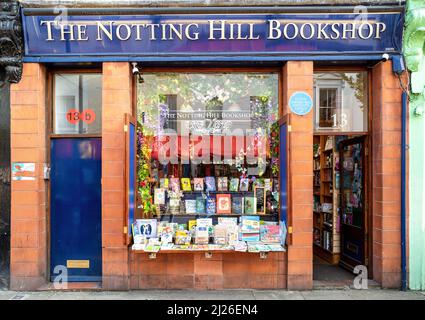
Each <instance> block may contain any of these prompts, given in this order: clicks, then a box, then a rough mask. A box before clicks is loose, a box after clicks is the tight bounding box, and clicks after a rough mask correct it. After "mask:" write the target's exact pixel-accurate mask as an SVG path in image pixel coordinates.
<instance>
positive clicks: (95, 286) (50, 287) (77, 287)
mask: <svg viewBox="0 0 425 320" xmlns="http://www.w3.org/2000/svg"><path fill="white" fill-rule="evenodd" d="M36 291H102V283H101V282H68V284H67V288H59V289H57V288H55V286H54V284H53V283H52V282H49V283H46V284H44V285H42V286H41V287H40V288H38V289H37V290H36Z"/></svg>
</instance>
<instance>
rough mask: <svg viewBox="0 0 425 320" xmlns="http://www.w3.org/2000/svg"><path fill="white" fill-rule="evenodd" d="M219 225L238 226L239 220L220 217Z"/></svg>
mask: <svg viewBox="0 0 425 320" xmlns="http://www.w3.org/2000/svg"><path fill="white" fill-rule="evenodd" d="M217 220H218V224H224V225H226V226H230V225H232V226H234V225H236V226H237V225H238V218H228V217H218V219H217Z"/></svg>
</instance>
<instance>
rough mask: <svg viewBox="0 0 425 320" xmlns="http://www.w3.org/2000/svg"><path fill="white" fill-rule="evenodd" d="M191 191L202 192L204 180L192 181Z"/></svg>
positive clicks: (195, 179)
mask: <svg viewBox="0 0 425 320" xmlns="http://www.w3.org/2000/svg"><path fill="white" fill-rule="evenodd" d="M193 190H195V191H204V178H194V179H193Z"/></svg>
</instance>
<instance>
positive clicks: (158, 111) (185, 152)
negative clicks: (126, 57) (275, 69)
mask: <svg viewBox="0 0 425 320" xmlns="http://www.w3.org/2000/svg"><path fill="white" fill-rule="evenodd" d="M143 78H144V80H145V81H144V83H142V84H138V91H137V92H138V100H137V115H138V121H139V122H140V123H141V125H142V128H143V133H144V135H145V136H146V137H153V140H154V141H156V142H158V141H159V142H158V143H155V144H152V145H153V146H154V150H153V154H154V158H155V159H154V161H157V162H158V161H159V162H160V163H162V164H164V167H162V168H160V170H159V172H158V175H159V177H160V178H162V177H171V176H180V175H183V176H185V177H186V176H192V177H202V176H208V175H216V176H219V175H223V176H227V177H229V178H230V177H235V178H236V177H237V178H239V177H240V176H241V175H243V174H247V175H257V176H260V177H261V176H263V177H266V176H267V177H270V178H271V177H272V173H271V169H270V168H271V167H272V162H273V161H276V159H272V158H273V157H272V152H271V148H270V135H271V127H272V125H273V124H274V123H276V122H277V120H278V97H279V94H278V92H279V87H278V86H279V81H278V78H279V77H278V74H277V73H228V74H227V73H207V74H205V73H203V74H198V73H167V74H165V73H161V74H143ZM172 135H176V136H177V139H178V140H177V142H176V143H175V144H173V143H174V142H173V141H172V140H171V139H172V138H171V136H172ZM186 137H188V140H187V141H188V142H187V143H186V142H185V141H186V140H185V139H186ZM167 139H169V140H167ZM165 141H171V142H170V144H172V145H173V146H174V147H171V148H170V152H169V154H168V153H167V157H168V156H169V157H170V159H171V160H170V161H169V162H167V161H168V160H167V161H163V158H164V157H165V153H164V154H162V153H161V147H159V146H162V144H163V143H164V144H165V143H166V142H165ZM220 144H221V145H220ZM157 146H158V147H157ZM156 148H158V150H157V149H156ZM199 149H202V151H199ZM273 151H274V150H273ZM173 156H174V159H176V161H175V163H173V162H172V159H173ZM200 158H201V159H200ZM170 164H175V165H176V166H172V165H170ZM190 165H192V166H190ZM257 165H258V166H257ZM158 166H159V165H158V163H154V164H153V167H158ZM249 167H253V168H254V167H255V168H256V169H258V171H257V172H256V173H250V172H248V171H249V170H248V169H247V168H249ZM188 168H191V170H192V171H191V174H190V175H189V172H188V171H187V170H189V169H188ZM243 168H245V169H247V170H248V171H246V172H245V171H240V170H243ZM253 171H254V170H253Z"/></svg>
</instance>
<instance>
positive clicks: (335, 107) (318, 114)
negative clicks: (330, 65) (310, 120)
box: [314, 72, 369, 132]
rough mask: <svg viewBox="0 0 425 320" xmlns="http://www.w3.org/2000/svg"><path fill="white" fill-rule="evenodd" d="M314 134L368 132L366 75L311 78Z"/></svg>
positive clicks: (340, 73) (352, 74)
mask: <svg viewBox="0 0 425 320" xmlns="http://www.w3.org/2000/svg"><path fill="white" fill-rule="evenodd" d="M314 85H315V87H314V95H315V106H316V108H315V130H316V132H320V131H325V132H367V130H368V110H369V108H368V90H367V86H368V83H367V73H366V72H352V73H343V72H330V73H316V74H315V75H314Z"/></svg>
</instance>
